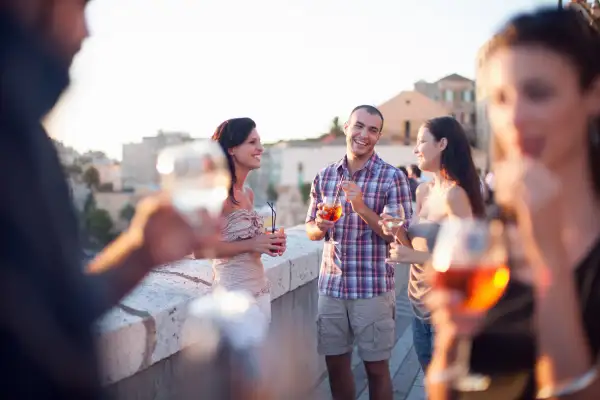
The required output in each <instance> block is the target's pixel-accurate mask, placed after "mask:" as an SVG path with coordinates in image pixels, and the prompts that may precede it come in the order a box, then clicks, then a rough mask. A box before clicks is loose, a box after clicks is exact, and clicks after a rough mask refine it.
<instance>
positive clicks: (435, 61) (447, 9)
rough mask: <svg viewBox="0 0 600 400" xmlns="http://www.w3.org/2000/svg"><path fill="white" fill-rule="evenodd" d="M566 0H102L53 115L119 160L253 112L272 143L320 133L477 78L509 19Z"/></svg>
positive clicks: (60, 134)
mask: <svg viewBox="0 0 600 400" xmlns="http://www.w3.org/2000/svg"><path fill="white" fill-rule="evenodd" d="M543 4H550V5H555V4H557V1H555V0H501V1H489V0H488V1H484V0H453V1H450V0H419V1H414V0H296V1H283V0H93V1H92V2H91V3H90V5H89V7H88V10H87V11H88V17H89V25H90V30H91V36H90V38H89V39H88V40H87V41H86V43H85V45H84V47H83V50H82V51H81V53H80V54H79V56H78V57H77V59H76V61H75V64H74V65H73V68H72V77H73V85H72V86H71V89H70V91H69V92H68V93H67V94H66V95H65V96H64V97H63V99H62V102H61V104H60V106H59V107H58V108H57V109H56V110H55V112H54V113H53V115H52V116H51V118H50V121H49V128H50V131H51V133H52V135H53V136H55V137H57V138H59V139H61V140H63V141H65V142H66V143H67V144H69V145H72V146H74V147H75V148H76V149H78V150H87V149H96V150H103V151H106V152H108V153H109V154H110V155H111V156H113V157H117V158H120V156H121V144H122V143H125V142H131V141H137V140H139V139H140V138H141V137H142V136H152V135H154V134H155V133H156V131H157V130H158V129H161V128H162V129H167V130H185V131H189V132H190V133H191V134H192V135H194V136H196V137H208V136H210V135H211V134H212V132H213V130H214V128H215V127H216V126H217V125H218V124H219V123H220V122H221V121H222V120H224V119H227V118H231V117H237V116H250V117H252V118H253V119H255V121H256V122H257V124H258V129H259V133H260V134H261V135H262V137H263V140H264V141H275V140H278V139H288V138H301V137H308V136H316V135H318V134H320V133H322V132H325V131H326V130H327V128H328V126H329V124H330V122H331V120H332V118H333V117H335V116H336V115H337V116H340V117H341V118H342V120H343V121H345V119H346V118H347V114H348V112H349V111H350V110H351V109H352V108H353V107H354V106H355V105H358V104H363V103H367V104H374V105H377V104H381V103H382V102H384V101H386V100H387V99H389V98H390V97H393V96H394V95H395V94H397V93H398V92H400V91H402V90H406V89H411V88H412V84H413V82H415V81H417V80H419V79H426V80H436V79H439V78H441V77H443V76H445V75H447V74H450V73H454V72H456V73H459V74H462V75H465V76H467V77H470V78H472V77H473V76H474V73H475V70H474V56H475V54H476V52H477V49H478V48H479V46H480V45H481V44H483V42H484V41H485V40H486V38H488V37H489V36H490V35H491V34H492V32H493V31H494V30H495V29H496V28H497V27H498V26H500V24H501V23H502V22H504V21H505V20H506V19H507V18H508V17H509V16H510V15H512V14H513V13H515V12H517V11H520V10H527V9H530V8H532V7H535V6H538V5H543Z"/></svg>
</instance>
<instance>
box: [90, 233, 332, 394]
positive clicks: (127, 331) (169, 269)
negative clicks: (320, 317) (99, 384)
mask: <svg viewBox="0 0 600 400" xmlns="http://www.w3.org/2000/svg"><path fill="white" fill-rule="evenodd" d="M287 234H288V250H287V251H286V253H285V254H284V255H283V256H281V257H276V258H273V257H269V256H263V263H264V265H265V269H266V273H267V276H268V278H269V280H270V281H271V284H272V292H271V295H272V298H273V300H276V299H278V298H280V297H282V296H284V295H286V294H287V293H290V292H293V291H294V290H296V289H298V288H300V287H301V286H304V285H306V284H308V283H311V282H313V281H314V280H315V279H316V278H317V277H318V274H319V266H320V263H321V262H320V260H321V252H322V248H323V242H311V241H310V240H308V238H306V234H305V233H304V226H298V227H295V228H291V229H289V230H288V231H287ZM211 284H212V268H211V265H210V262H209V261H205V260H182V261H180V262H178V263H175V264H171V265H167V266H163V267H161V268H158V269H157V270H155V271H153V272H152V273H150V275H149V276H148V277H147V278H146V279H145V280H144V281H143V282H142V283H141V284H140V285H139V286H138V287H137V288H136V289H135V290H134V291H133V292H132V293H131V294H130V295H129V296H128V297H127V298H125V299H124V300H123V301H122V303H121V304H120V306H118V307H115V308H114V309H113V310H111V311H110V312H109V313H107V315H105V316H104V317H103V319H102V320H101V321H100V322H99V323H98V325H97V333H98V344H99V347H100V354H101V363H102V371H103V372H102V373H103V375H102V381H103V383H104V384H105V385H111V384H115V383H116V382H119V381H122V380H124V379H126V378H129V377H132V376H133V375H136V374H138V373H140V372H142V371H144V370H146V369H148V368H150V367H152V366H153V365H155V364H157V363H159V362H161V361H162V360H167V359H168V358H170V357H171V356H173V355H174V354H177V353H179V352H181V350H182V349H184V348H185V347H187V346H189V345H190V344H191V343H185V340H184V338H183V335H182V331H183V325H184V321H185V319H186V313H187V305H188V303H189V302H190V301H191V300H193V299H194V298H196V297H198V296H202V295H204V294H206V293H208V292H209V291H210V290H211ZM311 286H314V285H311ZM311 289H312V290H311V292H315V293H314V296H316V295H317V293H316V287H311ZM302 297H304V296H302ZM313 300H314V299H313ZM288 302H291V304H292V306H295V307H302V306H303V305H304V306H309V304H298V303H297V302H295V301H294V300H293V298H291V300H288V301H286V303H288ZM275 303H278V302H277V301H274V305H275ZM310 303H311V304H310V308H311V310H310V311H309V312H308V314H311V313H313V311H314V313H316V302H314V301H310ZM286 308H287V307H286ZM312 308H314V310H312ZM273 311H274V320H275V319H276V309H275V308H274V310H273ZM282 311H283V310H282ZM306 311H308V310H306ZM134 397H136V396H131V398H134ZM127 398H129V397H127ZM140 398H143V397H140Z"/></svg>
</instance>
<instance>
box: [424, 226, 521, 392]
mask: <svg viewBox="0 0 600 400" xmlns="http://www.w3.org/2000/svg"><path fill="white" fill-rule="evenodd" d="M507 255H508V251H507V248H506V242H505V235H504V226H503V224H502V223H501V222H500V221H497V220H494V221H489V222H488V221H481V220H475V219H462V220H458V219H452V220H449V221H447V222H446V223H444V224H442V226H441V228H440V231H439V233H438V236H437V240H436V245H435V248H434V250H433V254H432V258H431V265H432V267H433V269H434V274H433V287H434V289H443V290H452V291H456V292H460V293H461V294H462V295H463V298H464V300H463V302H462V304H461V305H460V306H459V307H460V311H464V312H465V313H466V314H471V315H473V314H480V315H481V316H482V317H483V315H484V314H485V313H486V312H487V311H488V310H489V309H490V308H491V307H492V306H494V305H495V304H496V303H497V302H498V300H499V299H500V297H502V295H503V293H504V291H505V289H506V286H507V285H508V282H509V279H510V273H509V269H508V266H507V264H508V258H507V257H508V256H507ZM471 343H472V341H471V338H470V337H461V338H459V342H458V347H457V357H456V362H455V363H454V364H453V365H451V366H450V367H449V368H448V369H447V370H446V371H444V373H443V374H442V375H443V376H439V377H437V379H443V380H449V381H451V382H452V385H453V386H454V387H455V388H456V389H458V390H460V391H463V392H470V391H471V392H472V391H482V390H486V389H487V387H488V386H489V384H490V379H489V377H487V376H483V375H477V374H471V373H470V372H469V370H470V359H471ZM432 378H434V379H436V378H435V377H432Z"/></svg>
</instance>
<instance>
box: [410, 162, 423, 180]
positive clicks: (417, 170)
mask: <svg viewBox="0 0 600 400" xmlns="http://www.w3.org/2000/svg"><path fill="white" fill-rule="evenodd" d="M410 169H411V171H412V173H413V175H414V176H416V177H417V178H420V177H421V168H419V166H418V165H417V164H412V165H411V166H410Z"/></svg>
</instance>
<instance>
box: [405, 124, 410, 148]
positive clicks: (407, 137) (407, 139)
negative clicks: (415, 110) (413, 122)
mask: <svg viewBox="0 0 600 400" xmlns="http://www.w3.org/2000/svg"><path fill="white" fill-rule="evenodd" d="M404 143H405V144H410V121H404Z"/></svg>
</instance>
